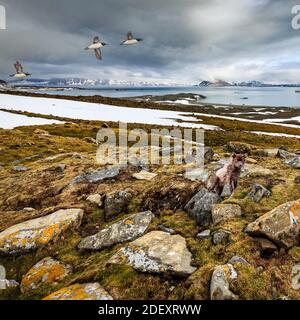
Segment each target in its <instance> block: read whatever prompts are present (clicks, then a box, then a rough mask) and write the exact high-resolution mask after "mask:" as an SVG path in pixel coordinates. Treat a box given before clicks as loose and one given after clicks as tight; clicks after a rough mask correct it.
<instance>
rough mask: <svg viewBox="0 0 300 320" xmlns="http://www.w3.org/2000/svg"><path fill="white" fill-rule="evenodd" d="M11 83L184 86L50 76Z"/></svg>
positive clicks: (53, 85)
mask: <svg viewBox="0 0 300 320" xmlns="http://www.w3.org/2000/svg"><path fill="white" fill-rule="evenodd" d="M12 83H13V84H20V85H33V86H49V87H103V86H111V87H123V86H124V87H170V86H172V87H174V86H184V84H174V83H170V82H150V81H128V80H108V79H103V80H101V79H86V78H52V79H49V80H46V79H38V78H28V79H26V80H23V81H12Z"/></svg>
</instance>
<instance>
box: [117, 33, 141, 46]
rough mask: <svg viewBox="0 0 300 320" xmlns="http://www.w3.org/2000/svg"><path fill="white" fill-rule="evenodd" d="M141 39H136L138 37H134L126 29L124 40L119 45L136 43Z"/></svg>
mask: <svg viewBox="0 0 300 320" xmlns="http://www.w3.org/2000/svg"><path fill="white" fill-rule="evenodd" d="M141 41H143V39H138V38H134V37H133V35H132V32H131V31H128V33H127V39H126V40H124V41H123V42H122V43H121V45H123V44H125V45H132V44H137V43H139V42H141Z"/></svg>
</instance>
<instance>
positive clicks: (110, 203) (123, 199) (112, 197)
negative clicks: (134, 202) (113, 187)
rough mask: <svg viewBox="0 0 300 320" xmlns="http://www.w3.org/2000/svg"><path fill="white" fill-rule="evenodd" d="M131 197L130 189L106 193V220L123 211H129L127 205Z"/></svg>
mask: <svg viewBox="0 0 300 320" xmlns="http://www.w3.org/2000/svg"><path fill="white" fill-rule="evenodd" d="M131 199H132V194H131V193H130V192H129V191H128V190H123V191H117V192H114V193H111V194H108V195H106V197H105V201H104V211H105V219H106V221H110V220H113V219H114V218H116V217H117V216H118V215H120V214H121V213H127V205H128V204H129V202H130V201H131Z"/></svg>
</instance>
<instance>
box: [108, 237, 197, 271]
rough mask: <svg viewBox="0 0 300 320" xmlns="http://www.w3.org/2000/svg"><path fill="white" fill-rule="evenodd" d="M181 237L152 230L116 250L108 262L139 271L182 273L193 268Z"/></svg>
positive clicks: (189, 254) (190, 256)
mask: <svg viewBox="0 0 300 320" xmlns="http://www.w3.org/2000/svg"><path fill="white" fill-rule="evenodd" d="M191 258H192V255H191V253H190V252H189V250H188V249H187V246H186V241H185V239H184V238H183V237H182V236H180V235H170V234H169V233H166V232H162V231H152V232H149V233H147V234H146V235H144V236H143V237H141V238H138V239H136V240H135V241H133V242H131V243H129V244H128V245H127V246H126V247H123V248H122V249H120V250H119V251H118V252H117V253H116V254H115V255H114V256H112V258H111V259H110V260H109V261H108V263H109V264H125V265H129V266H132V267H133V268H134V269H136V270H138V271H141V272H150V273H171V274H176V275H180V276H186V275H189V274H191V273H193V272H194V271H195V270H196V268H194V267H192V266H191Z"/></svg>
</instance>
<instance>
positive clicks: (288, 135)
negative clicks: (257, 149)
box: [245, 131, 300, 139]
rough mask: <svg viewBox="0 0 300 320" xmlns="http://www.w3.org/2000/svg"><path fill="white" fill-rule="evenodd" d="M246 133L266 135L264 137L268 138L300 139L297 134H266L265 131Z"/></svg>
mask: <svg viewBox="0 0 300 320" xmlns="http://www.w3.org/2000/svg"><path fill="white" fill-rule="evenodd" d="M245 132H249V133H255V134H264V135H266V136H274V137H286V138H297V139H300V135H296V134H288V133H278V132H264V131H245Z"/></svg>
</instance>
